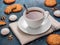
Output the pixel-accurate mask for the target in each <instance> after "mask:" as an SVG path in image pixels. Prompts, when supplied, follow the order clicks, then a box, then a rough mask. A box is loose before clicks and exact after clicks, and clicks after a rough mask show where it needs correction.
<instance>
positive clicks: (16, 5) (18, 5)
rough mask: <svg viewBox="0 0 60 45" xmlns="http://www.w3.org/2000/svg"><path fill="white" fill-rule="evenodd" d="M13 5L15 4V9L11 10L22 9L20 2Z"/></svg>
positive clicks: (17, 10)
mask: <svg viewBox="0 0 60 45" xmlns="http://www.w3.org/2000/svg"><path fill="white" fill-rule="evenodd" d="M14 6H15V8H16V9H14V10H13V12H19V11H21V10H22V5H20V4H14Z"/></svg>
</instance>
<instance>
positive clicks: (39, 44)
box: [0, 0, 60, 45]
mask: <svg viewBox="0 0 60 45" xmlns="http://www.w3.org/2000/svg"><path fill="white" fill-rule="evenodd" d="M57 3H58V4H57V5H56V7H57V8H58V9H60V0H57ZM14 4H22V5H23V4H26V5H27V7H35V6H37V7H41V8H43V9H45V10H48V11H49V12H50V14H51V15H52V16H53V11H52V10H51V9H50V8H49V7H46V6H45V5H44V0H16V2H15V3H14ZM6 6H8V5H6V4H4V3H3V0H0V16H2V15H4V16H6V20H5V21H6V22H7V25H5V26H2V27H0V30H1V29H2V28H4V27H8V28H9V23H11V22H10V21H9V20H8V18H9V16H10V15H7V14H5V13H4V9H5V8H6ZM24 10H25V9H23V10H22V11H21V12H18V13H12V14H15V15H17V16H18V19H19V18H20V17H21V16H22V15H23V11H24ZM53 17H54V16H53ZM54 18H55V19H56V20H57V21H59V22H60V18H57V17H54ZM10 30H11V29H10ZM53 33H57V34H60V31H56V32H53ZM10 34H13V32H12V31H11V32H10ZM13 37H14V38H13V40H11V41H10V40H8V38H7V36H2V35H1V33H0V45H21V44H20V42H19V40H18V39H17V38H16V37H15V35H14V34H13ZM46 37H47V36H44V37H41V38H39V39H37V40H35V41H32V42H31V43H28V44H27V45H47V43H46Z"/></svg>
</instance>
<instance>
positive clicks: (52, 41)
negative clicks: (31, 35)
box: [47, 34, 60, 45]
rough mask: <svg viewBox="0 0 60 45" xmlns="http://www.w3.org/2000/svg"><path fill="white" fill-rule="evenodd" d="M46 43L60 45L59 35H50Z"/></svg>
mask: <svg viewBox="0 0 60 45" xmlns="http://www.w3.org/2000/svg"><path fill="white" fill-rule="evenodd" d="M47 43H48V44H49V45H60V35H58V34H51V35H49V36H48V37H47Z"/></svg>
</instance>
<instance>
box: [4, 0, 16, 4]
mask: <svg viewBox="0 0 60 45" xmlns="http://www.w3.org/2000/svg"><path fill="white" fill-rule="evenodd" d="M3 1H4V3H6V4H12V3H14V2H15V0H3Z"/></svg>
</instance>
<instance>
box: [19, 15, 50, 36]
mask: <svg viewBox="0 0 60 45" xmlns="http://www.w3.org/2000/svg"><path fill="white" fill-rule="evenodd" d="M18 27H19V29H20V30H21V31H23V32H24V33H27V34H31V35H37V34H42V33H44V32H46V31H48V29H49V28H50V27H51V22H50V21H49V19H46V20H45V21H44V22H43V24H42V26H40V28H37V29H33V28H30V27H29V26H28V24H27V23H26V21H25V20H24V18H23V16H22V17H21V18H20V19H19V21H18Z"/></svg>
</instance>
